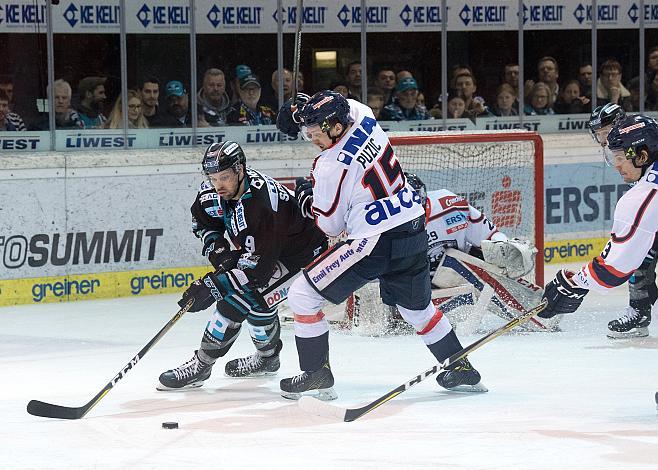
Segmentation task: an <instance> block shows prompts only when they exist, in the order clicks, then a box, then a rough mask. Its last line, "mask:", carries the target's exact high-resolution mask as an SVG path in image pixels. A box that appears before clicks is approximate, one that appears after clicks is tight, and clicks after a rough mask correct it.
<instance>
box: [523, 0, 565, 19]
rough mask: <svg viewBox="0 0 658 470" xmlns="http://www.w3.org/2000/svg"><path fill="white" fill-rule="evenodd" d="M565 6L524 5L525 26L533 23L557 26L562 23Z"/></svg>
mask: <svg viewBox="0 0 658 470" xmlns="http://www.w3.org/2000/svg"><path fill="white" fill-rule="evenodd" d="M563 16H564V5H530V6H527V5H526V4H525V3H524V4H523V24H525V23H527V22H528V21H530V22H531V23H542V24H551V23H553V24H555V23H562V18H563Z"/></svg>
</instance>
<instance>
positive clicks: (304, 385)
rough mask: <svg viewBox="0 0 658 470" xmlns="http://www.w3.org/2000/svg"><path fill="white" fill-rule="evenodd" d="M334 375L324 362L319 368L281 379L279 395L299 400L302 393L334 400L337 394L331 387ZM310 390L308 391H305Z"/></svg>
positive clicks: (321, 398) (319, 398)
mask: <svg viewBox="0 0 658 470" xmlns="http://www.w3.org/2000/svg"><path fill="white" fill-rule="evenodd" d="M333 385H334V376H333V374H332V373H331V367H330V366H329V363H328V362H325V363H324V364H323V365H322V367H321V368H320V369H319V370H316V371H314V372H302V373H301V374H299V375H296V376H294V377H290V378H287V379H283V380H282V381H281V383H280V386H281V396H282V397H283V398H288V399H290V400H299V399H300V398H301V397H302V395H311V396H314V397H315V398H317V399H318V400H323V401H326V400H335V399H336V398H338V395H337V394H336V392H335V391H334V389H333ZM307 392H310V393H307Z"/></svg>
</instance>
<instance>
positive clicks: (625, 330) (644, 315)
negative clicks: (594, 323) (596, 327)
mask: <svg viewBox="0 0 658 470" xmlns="http://www.w3.org/2000/svg"><path fill="white" fill-rule="evenodd" d="M649 323H651V310H650V309H646V310H635V309H634V308H633V307H626V312H625V313H624V314H623V315H622V316H620V317H619V318H617V319H616V320H612V321H611V322H610V323H608V330H610V331H608V338H611V339H622V338H644V337H646V336H649V328H648V327H649Z"/></svg>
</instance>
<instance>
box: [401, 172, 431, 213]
mask: <svg viewBox="0 0 658 470" xmlns="http://www.w3.org/2000/svg"><path fill="white" fill-rule="evenodd" d="M404 177H405V178H407V181H408V182H409V185H410V186H411V187H412V188H414V189H415V190H416V192H417V193H418V195H419V196H420V203H421V204H422V205H423V206H424V205H425V201H427V187H425V183H423V180H421V179H420V178H419V177H418V175H416V174H414V173H408V172H406V171H405V172H404Z"/></svg>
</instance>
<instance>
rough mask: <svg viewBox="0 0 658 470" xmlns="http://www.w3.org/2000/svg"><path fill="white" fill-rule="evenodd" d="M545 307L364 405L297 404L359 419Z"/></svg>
mask: <svg viewBox="0 0 658 470" xmlns="http://www.w3.org/2000/svg"><path fill="white" fill-rule="evenodd" d="M544 308H546V301H542V302H541V303H540V304H539V305H537V306H536V307H535V308H533V309H531V310H528V311H527V312H525V313H523V314H521V315H519V316H518V317H516V318H514V319H513V320H510V321H509V322H508V323H507V324H505V325H503V326H501V327H500V328H498V329H497V330H494V331H492V332H491V333H489V334H488V335H486V336H483V337H482V338H480V339H479V340H477V341H476V342H474V343H472V344H470V345H469V346H466V347H465V348H464V349H462V350H461V351H457V352H456V353H455V354H453V355H452V356H450V357H449V358H448V359H446V360H445V361H444V362H443V363H440V364H436V365H435V366H433V367H432V368H430V369H427V370H426V371H425V372H423V373H421V374H419V375H417V376H416V377H414V378H413V379H411V380H408V381H407V382H405V383H403V384H402V385H400V386H399V387H396V388H394V389H393V390H391V391H390V392H388V393H386V394H385V395H382V396H381V397H379V398H378V399H376V400H375V401H373V402H370V403H368V404H367V405H365V406H362V407H360V408H341V407H338V406H334V405H330V404H329V403H326V402H324V401H320V400H318V399H316V398H313V397H310V396H308V395H307V396H302V397H301V398H300V400H299V406H300V407H301V408H302V409H303V410H305V411H308V412H310V413H313V414H317V415H320V416H328V417H336V418H339V419H341V420H342V421H345V422H350V421H354V420H356V419H359V418H360V417H361V416H363V415H365V414H366V413H370V412H371V411H372V410H374V409H375V408H378V407H379V406H381V405H383V404H384V403H386V402H387V401H389V400H392V399H393V398H395V397H397V396H398V395H400V394H401V393H403V392H405V391H406V390H408V389H410V388H411V387H413V386H414V385H417V384H419V383H420V382H422V381H423V380H425V379H426V378H427V377H431V376H433V375H434V374H436V373H437V372H440V371H442V370H444V369H446V368H448V367H450V365H452V364H454V363H455V362H457V361H458V360H460V359H462V358H464V357H466V356H468V355H469V354H470V353H472V352H473V351H475V350H477V349H480V348H481V347H482V346H484V345H485V344H487V343H488V342H490V341H492V340H493V339H495V338H497V337H499V336H501V335H503V334H505V333H507V332H508V331H510V330H512V329H513V328H515V327H516V326H518V325H520V324H521V323H523V322H525V321H528V320H530V319H531V318H533V317H534V316H535V315H537V314H538V313H540V312H541V311H542V310H544Z"/></svg>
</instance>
